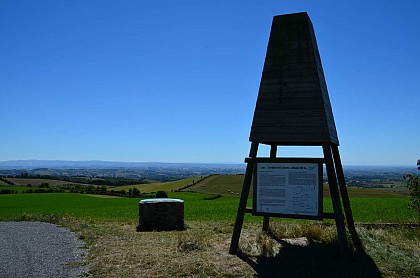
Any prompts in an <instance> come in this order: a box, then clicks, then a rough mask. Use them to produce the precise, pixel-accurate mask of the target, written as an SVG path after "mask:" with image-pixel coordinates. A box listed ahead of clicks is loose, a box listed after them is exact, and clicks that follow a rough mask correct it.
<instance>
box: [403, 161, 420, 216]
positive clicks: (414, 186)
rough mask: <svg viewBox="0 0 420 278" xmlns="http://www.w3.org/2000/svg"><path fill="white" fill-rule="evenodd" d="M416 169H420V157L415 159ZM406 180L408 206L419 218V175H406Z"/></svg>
mask: <svg viewBox="0 0 420 278" xmlns="http://www.w3.org/2000/svg"><path fill="white" fill-rule="evenodd" d="M417 169H418V170H420V159H419V160H417ZM406 179H407V180H408V183H407V187H408V189H409V190H410V196H411V198H410V203H409V204H408V206H409V207H410V208H411V209H414V210H416V211H417V213H418V219H419V220H420V177H419V176H417V175H414V174H413V175H406Z"/></svg>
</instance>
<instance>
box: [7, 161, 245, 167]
mask: <svg viewBox="0 0 420 278" xmlns="http://www.w3.org/2000/svg"><path fill="white" fill-rule="evenodd" d="M149 167H152V168H165V169H174V168H198V169H207V168H223V169H226V168H231V169H243V168H244V164H239V163H238V164H235V163H167V162H121V161H102V160H90V161H70V160H9V161H0V169H36V168H49V169H65V168H77V169H83V168H86V169H103V168H105V169H106V168H149Z"/></svg>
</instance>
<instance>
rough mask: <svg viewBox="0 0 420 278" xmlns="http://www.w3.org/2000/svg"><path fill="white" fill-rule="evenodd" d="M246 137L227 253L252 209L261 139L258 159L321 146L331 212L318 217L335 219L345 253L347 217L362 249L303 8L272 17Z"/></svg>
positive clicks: (275, 160) (299, 160)
mask: <svg viewBox="0 0 420 278" xmlns="http://www.w3.org/2000/svg"><path fill="white" fill-rule="evenodd" d="M249 140H250V141H251V149H250V153H249V157H248V158H246V159H245V162H246V163H247V168H246V173H245V177H244V183H243V186H242V192H241V198H240V201H239V208H238V212H237V216H236V221H235V226H234V230H233V234H232V241H231V245H230V250H229V253H231V254H235V253H236V252H237V248H238V242H239V237H240V234H241V229H242V225H243V220H244V214H245V213H253V214H255V212H254V211H253V208H247V207H246V204H247V201H248V195H249V190H250V186H251V180H252V179H253V171H254V167H256V163H258V161H261V158H258V157H257V152H258V145H259V144H266V145H270V146H271V151H270V157H269V158H262V159H263V160H264V161H266V162H267V161H268V162H272V163H290V162H292V163H306V162H308V163H312V162H314V161H315V160H316V159H314V158H278V157H277V147H278V146H290V145H294V146H322V149H323V153H324V158H322V159H318V160H316V161H320V163H322V164H325V166H326V169H327V176H328V184H329V188H330V194H331V199H332V205H333V210H334V212H333V213H325V212H322V213H321V214H320V216H319V219H323V218H332V219H335V223H336V227H337V234H338V239H339V243H340V248H341V251H342V253H343V254H348V243H347V236H346V229H345V225H346V223H347V225H348V229H349V232H350V234H351V238H352V240H353V243H354V246H355V247H356V248H357V250H358V251H363V248H362V245H361V242H360V239H359V238H358V235H357V233H356V230H355V227H354V221H353V216H352V212H351V207H350V201H349V197H348V193H347V188H346V184H345V178H344V172H343V168H342V164H341V158H340V155H339V151H338V145H339V141H338V136H337V131H336V127H335V122H334V117H333V113H332V108H331V103H330V98H329V95H328V90H327V85H326V82H325V76H324V71H323V69H322V64H321V58H320V55H319V51H318V46H317V42H316V38H315V32H314V28H313V26H312V22H311V20H310V19H309V16H308V14H307V13H306V12H302V13H296V14H287V15H279V16H275V17H274V18H273V23H272V26H271V33H270V39H269V42H268V47H267V54H266V58H265V62H264V69H263V72H262V77H261V83H260V88H259V92H258V98H257V103H256V107H255V112H254V118H253V121H252V127H251V132H250V136H249ZM254 192H255V188H254ZM340 197H341V199H340ZM342 205H343V208H344V215H343V210H342ZM263 230H265V231H267V232H268V231H269V216H268V215H266V216H264V222H263Z"/></svg>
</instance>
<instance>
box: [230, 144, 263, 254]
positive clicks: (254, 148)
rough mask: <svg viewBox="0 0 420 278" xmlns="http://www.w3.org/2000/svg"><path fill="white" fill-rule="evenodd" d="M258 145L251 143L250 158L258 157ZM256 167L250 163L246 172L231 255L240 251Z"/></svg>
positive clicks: (233, 234) (231, 243) (231, 245)
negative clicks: (239, 245)
mask: <svg viewBox="0 0 420 278" xmlns="http://www.w3.org/2000/svg"><path fill="white" fill-rule="evenodd" d="M258 145H259V144H258V143H257V142H252V143H251V150H250V151H249V156H250V157H256V156H257V152H258ZM253 169H254V165H252V163H248V165H247V166H246V172H245V177H244V182H243V185H242V191H241V198H240V200H239V207H238V212H237V214H236V220H235V226H234V227H233V233H232V240H231V242H230V248H229V254H232V255H234V254H236V252H237V251H238V244H239V237H240V236H241V230H242V225H243V223H244V216H245V211H246V203H247V201H248V195H249V189H250V186H251V180H252V174H253Z"/></svg>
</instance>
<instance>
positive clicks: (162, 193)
mask: <svg viewBox="0 0 420 278" xmlns="http://www.w3.org/2000/svg"><path fill="white" fill-rule="evenodd" d="M155 197H156V198H168V194H167V193H166V192H165V191H158V192H156V196H155Z"/></svg>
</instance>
